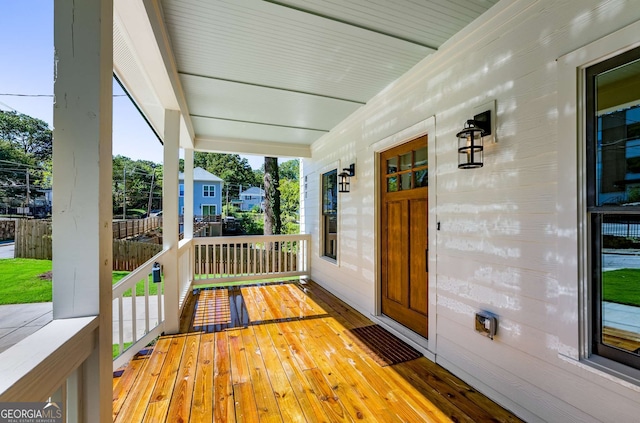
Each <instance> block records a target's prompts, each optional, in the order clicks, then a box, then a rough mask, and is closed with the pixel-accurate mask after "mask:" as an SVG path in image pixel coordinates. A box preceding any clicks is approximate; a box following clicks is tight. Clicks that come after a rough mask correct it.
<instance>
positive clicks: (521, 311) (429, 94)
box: [302, 0, 640, 422]
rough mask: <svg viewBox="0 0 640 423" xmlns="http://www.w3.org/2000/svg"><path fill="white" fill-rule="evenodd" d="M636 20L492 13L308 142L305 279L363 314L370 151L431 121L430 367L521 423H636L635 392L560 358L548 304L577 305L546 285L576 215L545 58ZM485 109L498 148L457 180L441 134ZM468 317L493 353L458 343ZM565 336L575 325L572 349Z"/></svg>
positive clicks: (532, 6) (580, 4) (550, 10)
mask: <svg viewBox="0 0 640 423" xmlns="http://www.w3.org/2000/svg"><path fill="white" fill-rule="evenodd" d="M639 19H640V3H639V2H637V1H623V0H611V1H602V0H597V1H596V0H581V1H552V0H540V1H536V2H531V1H528V0H527V1H502V2H500V3H498V4H497V5H496V6H494V8H492V9H490V10H489V12H487V13H486V14H485V15H483V16H481V17H480V19H479V20H477V21H476V22H474V23H472V24H471V25H470V26H469V27H468V28H466V29H465V30H463V31H462V32H461V33H459V34H458V35H456V36H454V37H453V38H452V39H451V40H450V41H449V42H447V43H445V44H444V45H443V47H442V48H441V49H440V50H439V51H438V52H437V53H435V54H434V55H433V56H431V57H429V58H427V59H425V60H424V61H423V62H421V63H420V64H418V65H417V66H416V67H415V68H413V69H412V70H411V71H410V72H409V73H407V74H406V75H404V76H403V77H402V78H400V79H399V80H398V81H396V82H395V83H393V84H391V85H390V86H389V87H387V89H385V90H384V91H383V92H382V93H380V94H379V95H378V96H377V97H375V98H374V99H373V100H372V101H370V102H369V103H368V104H367V106H365V107H363V108H362V109H361V110H359V111H358V112H356V113H355V114H354V115H352V116H351V117H349V118H348V119H347V120H345V121H344V122H343V123H341V124H340V125H339V126H338V127H337V128H335V129H334V130H333V131H332V132H331V133H329V134H327V135H326V136H324V137H323V138H321V139H320V140H319V141H317V142H316V143H314V144H313V145H312V159H305V160H304V161H303V174H304V175H305V176H307V178H308V189H307V197H306V199H305V200H304V212H303V213H302V216H304V225H305V226H304V228H305V232H307V233H311V234H312V236H313V251H312V277H313V278H314V280H316V281H318V282H319V283H321V284H322V285H323V286H325V287H326V288H328V289H329V290H331V291H332V292H334V293H336V294H338V295H339V296H340V297H341V298H343V299H344V300H345V301H347V302H349V303H350V304H352V305H353V306H355V307H356V308H358V309H359V310H360V311H362V312H365V313H367V314H375V313H376V311H377V307H376V295H377V291H376V284H377V283H378V282H377V278H378V277H377V272H378V264H377V256H376V254H377V253H378V247H377V244H378V240H377V239H376V228H377V212H376V186H377V184H376V182H375V180H376V161H375V160H376V159H375V157H376V152H377V151H380V150H382V149H385V145H386V144H389V145H390V143H391V142H394V141H393V140H392V138H393V135H394V134H398V133H401V132H402V131H403V130H405V129H406V128H409V127H412V126H413V125H415V124H416V123H418V122H421V121H424V120H425V119H427V118H428V117H430V116H435V131H432V132H431V133H430V134H429V148H430V150H432V151H431V152H430V153H431V155H430V167H431V168H430V171H429V172H430V205H429V207H430V212H431V213H433V214H435V220H437V221H440V222H441V230H440V231H436V230H435V228H434V227H433V226H434V225H431V226H430V232H429V238H430V243H431V245H432V247H434V249H432V250H431V251H430V253H431V259H432V260H434V259H436V260H437V270H436V268H434V267H432V268H431V270H432V271H431V273H430V284H431V291H430V292H432V293H434V292H435V293H437V295H436V298H431V301H432V305H431V307H430V319H432V321H433V323H432V324H431V325H430V328H435V331H434V330H431V332H430V333H431V334H430V340H429V348H430V349H431V352H433V353H435V354H436V360H437V361H438V362H439V363H441V364H442V365H444V366H445V367H447V368H449V369H450V370H452V371H453V372H454V373H457V374H459V375H461V376H463V377H464V378H465V379H467V380H468V381H469V382H470V383H472V384H473V385H474V386H476V387H477V388H478V389H480V390H481V391H482V392H484V393H486V394H487V395H489V396H491V397H492V398H493V399H495V400H497V401H498V402H500V403H502V404H503V405H505V406H506V407H507V408H509V409H511V410H512V411H514V412H516V413H517V414H519V415H520V416H521V417H523V418H525V419H526V420H528V421H554V422H560V421H561V422H571V421H575V422H588V421H610V422H613V421H616V422H618V421H619V422H623V421H624V422H626V421H638V418H639V417H638V416H639V415H640V387H639V386H638V383H637V382H638V381H636V383H627V382H623V381H621V380H619V379H616V378H615V377H609V376H607V375H605V374H604V373H603V372H599V371H596V370H589V369H588V367H587V366H584V365H581V364H578V363H577V362H572V361H571V360H569V359H566V358H563V357H562V354H564V353H565V349H566V348H569V347H572V346H567V345H564V344H563V342H562V339H563V337H562V336H561V335H562V334H559V333H558V332H559V331H560V330H563V331H564V330H566V327H563V328H562V329H559V328H558V326H559V322H563V325H566V322H567V321H569V322H571V321H572V319H573V320H575V316H576V315H578V310H576V309H565V308H566V307H565V304H572V302H571V301H569V302H567V301H561V300H559V297H561V296H562V295H564V296H566V295H571V296H573V297H577V296H578V295H579V294H578V290H577V289H576V290H575V292H569V293H567V292H565V291H566V290H564V289H561V288H563V286H564V285H566V281H563V283H562V284H561V283H559V279H560V276H559V275H560V274H561V273H562V272H561V270H560V268H561V267H562V266H566V263H564V262H563V257H565V252H564V251H561V250H560V248H559V245H565V244H566V243H565V244H560V243H559V236H560V235H561V234H559V231H558V219H559V218H564V217H565V215H564V214H565V213H569V214H573V215H575V210H563V209H562V208H561V207H559V204H560V203H561V199H559V196H558V183H559V176H558V175H559V168H561V167H562V166H563V165H564V159H565V158H564V157H560V155H559V151H565V150H566V143H569V144H570V145H575V144H576V140H575V139H560V137H559V136H558V133H559V132H561V130H560V129H559V128H561V127H562V125H563V124H565V125H566V124H567V122H566V121H563V119H562V117H561V116H562V114H561V113H560V112H559V110H558V102H559V98H558V89H559V88H558V82H557V81H558V71H559V70H558V62H557V59H558V58H559V57H561V56H563V55H565V54H567V53H569V52H571V51H574V50H577V49H579V48H580V47H582V46H584V45H586V44H589V43H591V42H593V41H595V40H598V39H600V38H602V37H603V36H605V35H607V34H610V33H613V32H615V31H617V30H620V29H621V28H623V27H625V26H627V25H629V24H631V23H633V22H636V21H638V20H639ZM639 37H640V36H639ZM615 48H616V46H612V50H613V49H615ZM493 99H495V100H496V102H497V137H498V142H497V143H496V144H490V145H487V146H486V148H485V156H484V157H485V165H484V167H483V168H481V169H475V170H458V168H457V152H456V147H457V145H456V138H455V134H456V132H457V131H459V130H460V129H461V128H462V125H463V123H464V122H465V120H466V119H469V118H471V117H472V116H473V109H474V108H475V107H476V106H479V105H481V104H484V103H486V102H487V101H490V100H493ZM399 137H402V136H401V135H399ZM396 138H397V137H396ZM409 139H410V138H406V140H409ZM382 140H390V141H389V142H388V143H387V142H386V141H385V142H381V141H382ZM563 143H564V144H563ZM563 146H564V147H563ZM561 147H562V148H561ZM575 151H576V154H577V150H575ZM432 158H435V160H433V159H432ZM434 161H437V166H435V165H434ZM352 162H355V163H356V178H354V179H353V180H352V184H351V193H349V194H340V195H339V197H338V202H339V227H338V228H339V234H338V240H339V244H338V245H339V249H338V263H337V264H334V263H330V262H328V261H326V260H323V259H322V258H320V257H319V247H320V242H321V237H320V235H321V234H320V226H319V209H320V203H319V202H320V180H319V178H320V175H321V174H322V172H325V171H327V170H329V169H330V168H331V166H333V167H335V163H339V164H340V165H339V169H341V168H342V167H346V166H347V165H348V164H350V163H352ZM436 176H437V182H436ZM576 245H577V244H576ZM434 250H435V251H434ZM434 255H435V256H434ZM576 273H577V272H576ZM562 274H564V273H562ZM569 285H570V284H569ZM574 285H575V286H576V287H577V281H576V282H575V284H574ZM561 291H562V292H561ZM573 303H575V304H578V303H579V301H577V300H576V301H573ZM563 307H565V308H563ZM480 309H485V310H489V311H492V312H494V313H496V314H497V315H498V316H499V329H498V336H497V337H496V339H495V340H494V341H490V340H488V339H487V338H484V337H482V336H479V335H477V334H476V333H475V332H474V330H473V315H474V313H475V312H476V311H478V310H480ZM579 330H580V328H579V326H578V323H575V326H574V331H575V333H576V337H575V338H578V336H577V334H578V332H579ZM434 332H435V333H434ZM632 382H633V381H632Z"/></svg>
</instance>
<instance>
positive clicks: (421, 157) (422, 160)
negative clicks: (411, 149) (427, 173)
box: [414, 147, 427, 167]
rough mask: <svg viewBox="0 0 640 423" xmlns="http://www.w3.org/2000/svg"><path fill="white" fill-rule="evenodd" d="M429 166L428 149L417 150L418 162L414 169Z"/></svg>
mask: <svg viewBox="0 0 640 423" xmlns="http://www.w3.org/2000/svg"><path fill="white" fill-rule="evenodd" d="M426 164H427V147H423V148H421V149H419V150H416V162H415V163H414V167H418V166H425V165H426Z"/></svg>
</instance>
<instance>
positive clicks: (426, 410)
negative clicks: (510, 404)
mask: <svg viewBox="0 0 640 423" xmlns="http://www.w3.org/2000/svg"><path fill="white" fill-rule="evenodd" d="M186 312H187V313H188V316H189V317H188V319H185V320H184V324H183V329H184V331H185V333H183V334H180V335H175V336H164V337H161V338H160V339H159V340H158V341H157V343H156V344H155V346H154V348H153V351H152V353H151V354H148V355H142V356H138V357H136V358H134V359H133V360H132V361H131V362H130V363H129V364H128V366H127V367H126V369H125V371H124V373H123V374H122V376H120V377H116V378H114V391H113V416H114V421H116V422H127V423H133V422H140V421H147V422H154V423H156V422H186V421H191V422H200V421H206V422H211V421H216V422H263V421H264V422H287V423H288V422H305V421H308V422H325V421H327V422H329V421H330V422H333V421H338V422H341V421H367V422H385V423H386V422H431V421H433V422H445V421H455V422H497V421H503V422H517V421H520V420H519V419H518V418H516V417H515V416H514V415H513V414H511V413H509V412H508V411H506V410H504V409H503V408H501V407H500V406H498V405H497V404H495V403H493V402H492V401H490V400H489V399H487V398H486V397H485V396H483V395H482V394H480V393H478V392H477V391H475V390H474V389H473V388H471V387H469V386H468V385H467V384H465V383H464V382H462V381H461V380H459V379H457V378H456V377H455V376H453V375H451V374H450V373H449V372H447V371H446V370H444V369H443V368H442V367H440V366H438V365H436V364H434V363H432V362H431V361H429V360H427V359H426V358H424V357H420V358H418V359H413V360H411V361H405V362H403V363H400V364H395V365H388V366H382V365H381V364H379V360H377V361H376V359H375V357H374V356H373V353H372V352H371V351H370V350H368V349H366V348H364V346H363V344H362V343H360V342H358V341H357V340H354V337H353V336H351V335H350V334H349V332H350V331H351V330H352V329H355V328H360V327H364V326H370V325H372V322H371V321H369V320H368V319H366V318H365V317H363V316H362V315H361V314H359V313H358V312H356V311H355V310H353V309H352V308H350V307H349V306H347V305H346V304H344V303H343V302H341V301H340V300H338V299H337V298H335V297H334V296H332V295H331V294H329V293H327V292H326V291H324V290H323V289H321V288H320V287H319V286H318V285H316V284H315V283H313V282H311V281H308V282H307V283H303V284H300V283H298V282H296V283H281V284H268V285H257V286H247V287H242V288H234V289H230V290H226V289H215V290H202V291H200V292H199V293H197V294H196V295H194V300H193V301H192V302H191V303H190V305H188V306H187V307H186Z"/></svg>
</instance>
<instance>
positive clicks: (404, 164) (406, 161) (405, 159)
mask: <svg viewBox="0 0 640 423" xmlns="http://www.w3.org/2000/svg"><path fill="white" fill-rule="evenodd" d="M412 153H413V152H412V151H410V152H408V153H406V154H403V155H402V156H400V170H409V169H411V157H412V155H413V154H412Z"/></svg>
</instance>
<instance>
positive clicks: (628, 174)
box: [586, 48, 640, 369]
mask: <svg viewBox="0 0 640 423" xmlns="http://www.w3.org/2000/svg"><path fill="white" fill-rule="evenodd" d="M586 76H587V77H586V87H587V102H586V108H587V120H586V135H587V137H586V139H587V141H588V143H587V145H586V147H587V148H586V150H587V163H588V167H587V170H588V174H587V183H588V185H587V212H588V216H589V225H590V227H589V234H590V236H591V248H590V250H589V252H590V257H589V263H590V264H591V266H592V269H591V272H590V275H591V278H590V284H591V288H592V291H591V299H592V302H593V305H594V307H593V310H592V311H593V315H592V322H593V332H592V339H593V344H592V353H593V354H598V355H601V356H604V357H607V358H609V359H612V360H615V361H619V362H621V363H623V364H625V365H629V366H633V367H636V368H638V369H640V125H639V124H638V122H640V85H639V84H638V83H637V81H638V79H639V78H640V49H638V48H637V49H635V50H631V51H629V52H626V53H623V54H621V55H619V56H616V57H613V58H611V59H607V60H605V61H603V62H601V63H598V64H596V65H593V66H591V67H589V68H588V69H587V70H586ZM611 206H626V207H620V208H612V207H611ZM621 209H622V210H624V212H623V213H621V212H620V211H619V210H621Z"/></svg>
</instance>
